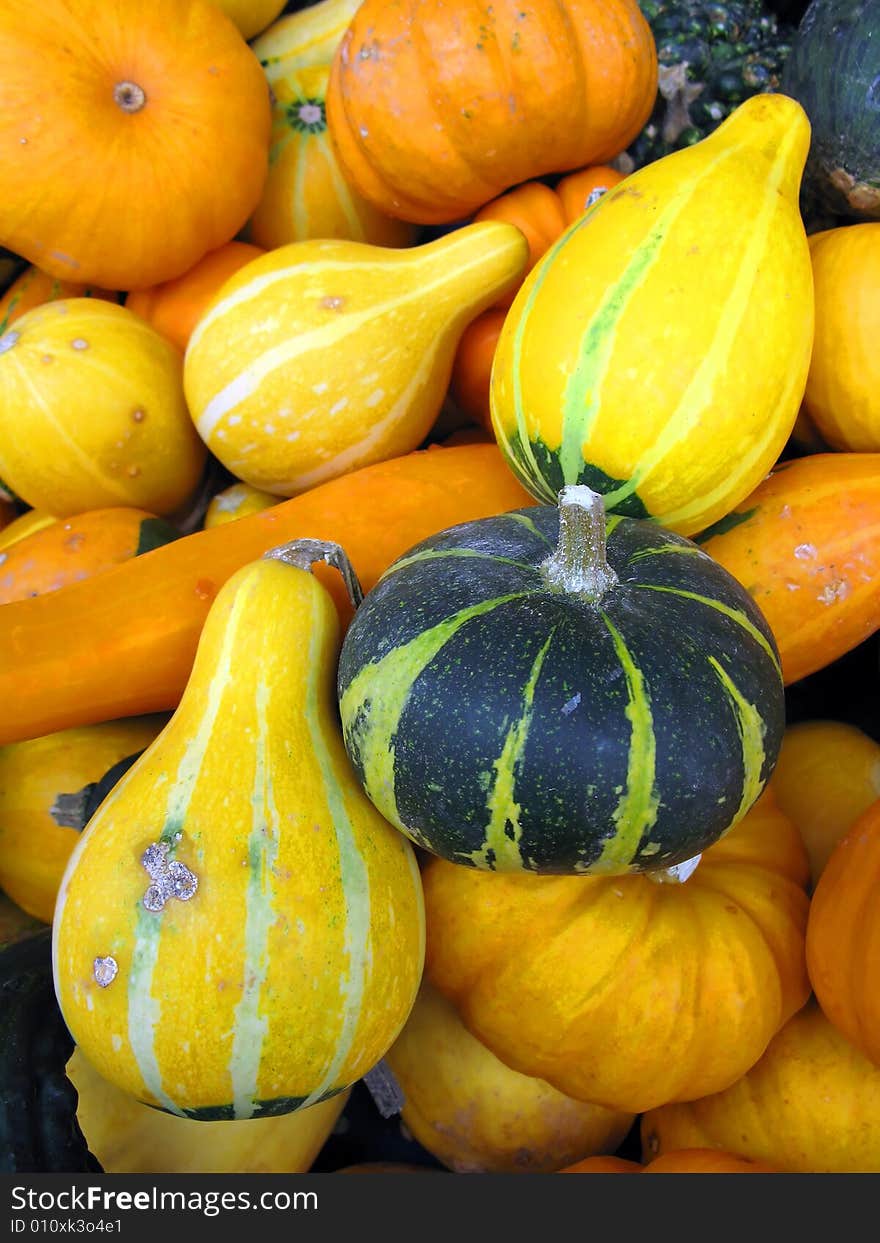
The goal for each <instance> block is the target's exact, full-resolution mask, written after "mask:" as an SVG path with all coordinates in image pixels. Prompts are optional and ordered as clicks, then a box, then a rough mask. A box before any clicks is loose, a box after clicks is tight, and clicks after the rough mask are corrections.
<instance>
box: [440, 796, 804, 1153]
mask: <svg viewBox="0 0 880 1243" xmlns="http://www.w3.org/2000/svg"><path fill="white" fill-rule="evenodd" d="M656 875H657V874H656V873H654V874H652V873H649V874H647V875H641V876H620V877H605V876H533V875H528V874H514V873H511V874H506V875H505V874H497V873H492V872H488V871H484V870H479V869H476V868H466V867H460V866H458V865H457V864H453V863H449V862H447V861H446V860H445V859H434V860H431V861H429V862H428V864H427V866H426V867H425V868H424V869H423V871H422V884H423V886H424V891H425V912H426V921H427V949H426V960H425V973H426V978H427V979H428V980H429V981H430V982H431V983H432V984H433V985H434V986H435V987H436V988H437V989H439V991H440V992H441V993H443V995H444V996H446V997H447V998H448V999H449V1000H450V1001H451V1002H452V1003H453V1005H455V1007H456V1009H457V1010H458V1012H459V1014H460V1015H461V1018H462V1020H463V1022H464V1023H465V1025H466V1026H467V1028H468V1029H469V1030H470V1031H471V1033H472V1034H473V1035H474V1036H476V1037H477V1039H478V1040H481V1041H482V1042H483V1044H485V1045H486V1046H487V1047H488V1048H489V1049H491V1050H492V1052H493V1053H494V1054H495V1056H496V1057H498V1058H500V1059H501V1061H503V1062H504V1063H505V1064H506V1065H507V1066H509V1067H511V1069H513V1070H518V1071H519V1072H520V1073H521V1074H524V1075H533V1076H535V1077H538V1078H542V1079H545V1080H546V1081H547V1082H548V1083H551V1084H552V1085H553V1086H554V1087H555V1088H557V1089H558V1090H559V1091H560V1092H564V1093H565V1094H566V1095H567V1096H573V1097H576V1098H577V1099H578V1100H585V1101H592V1102H594V1103H596V1104H600V1105H605V1106H606V1108H609V1109H623V1110H627V1111H629V1112H632V1113H640V1112H642V1111H643V1110H647V1109H652V1108H654V1107H655V1106H657V1105H660V1104H663V1103H665V1102H668V1101H674V1100H691V1099H695V1098H696V1097H700V1096H706V1095H708V1094H709V1093H710V1092H719V1091H722V1090H723V1089H724V1088H726V1087H728V1086H729V1085H730V1084H732V1083H735V1082H736V1080H737V1079H739V1078H740V1077H741V1076H742V1075H744V1074H745V1072H746V1071H747V1070H748V1069H749V1067H751V1066H752V1065H754V1063H755V1062H756V1061H757V1060H758V1058H759V1057H760V1056H761V1054H762V1053H763V1052H764V1049H765V1048H766V1047H767V1044H768V1042H769V1041H770V1039H771V1038H772V1036H773V1035H774V1034H775V1033H776V1032H777V1031H778V1030H779V1028H780V1027H781V1026H782V1025H783V1024H784V1023H785V1022H786V1020H787V1019H789V1018H790V1017H791V1015H792V1014H794V1013H795V1011H797V1010H798V1009H799V1008H800V1007H801V1006H802V1005H803V1004H804V1002H805V1001H806V999H807V996H808V994H809V983H808V981H807V976H806V968H805V963H804V929H805V926H806V921H807V909H808V900H807V895H806V893H805V892H804V885H805V883H806V880H807V875H808V871H807V860H806V855H805V853H804V848H803V845H802V843H801V841H800V837H799V835H798V833H797V830H796V829H795V827H794V826H793V825H792V824H791V823H790V822H789V821H788V820H787V819H786V818H785V817H784V816H783V815H782V814H781V812H780V811H779V809H778V808H777V807H776V805H775V803H774V802H773V799H772V794H771V793H770V792H769V791H768V792H765V793H764V795H762V797H761V798H760V799H759V800H758V802H757V803H756V804H755V806H754V807H753V808H752V810H751V811H750V812H749V813H748V815H747V816H746V817H745V818H744V819H743V820H742V821H741V822H740V824H738V825H737V826H736V828H734V829H732V830H731V832H730V833H729V834H728V835H727V836H726V837H724V838H722V839H721V841H719V842H716V844H715V845H714V846H712V847H710V848H709V849H708V850H707V851H706V852H705V853H704V854H703V856H702V858H701V860H700V862H699V865H698V866H697V868H696V870H695V871H693V872H692V874H691V875H690V876H688V878H687V879H686V880H684V882H683V883H677V884H676V883H658V881H657V879H652V876H654V877H656ZM512 946H515V947H516V952H515V953H512V952H511V947H512ZM677 1146H678V1147H688V1146H694V1145H691V1144H690V1143H688V1144H679V1145H677ZM696 1146H710V1147H711V1146H712V1145H702V1144H697V1145H696ZM718 1146H720V1145H718ZM725 1146H726V1147H738V1146H737V1145H733V1144H729V1145H725ZM742 1151H745V1150H742Z"/></svg>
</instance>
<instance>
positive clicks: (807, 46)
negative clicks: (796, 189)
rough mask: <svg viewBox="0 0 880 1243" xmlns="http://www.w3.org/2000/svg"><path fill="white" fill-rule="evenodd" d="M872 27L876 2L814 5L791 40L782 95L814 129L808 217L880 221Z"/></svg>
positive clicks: (876, 54)
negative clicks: (826, 215) (827, 215)
mask: <svg viewBox="0 0 880 1243" xmlns="http://www.w3.org/2000/svg"><path fill="white" fill-rule="evenodd" d="M878 22H880V15H878V11H877V5H876V3H875V0H813V2H812V3H811V4H810V6H809V8H808V9H807V11H806V13H805V14H804V16H803V20H802V21H801V24H800V26H799V27H798V30H797V33H796V34H795V37H794V39H793V41H792V47H791V52H790V54H789V56H788V58H787V59H786V62H785V68H784V71H783V75H782V90H783V91H785V93H786V94H787V95H791V96H793V97H794V98H795V99H797V100H799V101H800V102H801V104H803V106H804V108H805V109H806V111H807V113H808V114H809V117H810V122H811V124H812V127H813V140H812V143H811V146H810V156H809V159H808V161H807V170H806V176H805V196H804V197H805V209H806V210H807V211H808V212H809V211H811V210H814V209H815V210H818V211H823V210H824V211H825V212H831V213H833V214H834V215H837V216H841V215H842V216H846V217H848V218H850V219H855V220H878V219H880V151H878V147H877V107H878V100H880V97H878V87H877V77H878V74H880V44H878V34H880V24H878Z"/></svg>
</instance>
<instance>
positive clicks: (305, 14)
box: [251, 0, 361, 82]
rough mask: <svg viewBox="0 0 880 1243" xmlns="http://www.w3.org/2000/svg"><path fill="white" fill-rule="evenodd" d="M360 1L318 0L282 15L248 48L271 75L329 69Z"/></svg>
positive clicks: (270, 78)
mask: <svg viewBox="0 0 880 1243" xmlns="http://www.w3.org/2000/svg"><path fill="white" fill-rule="evenodd" d="M360 5H361V0H318V3H317V4H309V5H307V6H306V7H305V8H303V9H300V10H299V11H298V12H296V13H285V14H284V16H283V17H279V18H278V20H277V21H275V22H273V23H272V25H271V26H270V27H269V28H268V29H267V30H264V31H263V33H262V34H261V35H260V37H259V38H258V39H255V40H254V41H253V43H252V44H251V47H252V48H253V49H254V55H255V56H257V58H258V59H259V61H260V64H261V65H262V66H263V68H264V69H265V70H266V73H267V75H268V76H269V81H270V82H271V81H272V80H273V77H274V75H276V74H278V75H281V74H284V73H287V72H288V71H289V70H292V69H304V68H305V67H306V66H307V65H329V64H330V62H331V61H332V59H333V56H334V54H335V52H336V49H337V47H338V46H339V44H340V43H341V42H342V36H343V35H344V34H345V32H346V30H347V29H348V25H349V23H350V21H351V19H352V18H353V17H354V15H355V13H356V12H357V10H358V9H359V8H360Z"/></svg>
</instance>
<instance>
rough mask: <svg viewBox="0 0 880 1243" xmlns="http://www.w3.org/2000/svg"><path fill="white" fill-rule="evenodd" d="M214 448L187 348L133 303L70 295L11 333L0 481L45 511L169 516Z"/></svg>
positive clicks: (1, 397) (4, 359)
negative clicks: (112, 510) (193, 413)
mask: <svg viewBox="0 0 880 1243" xmlns="http://www.w3.org/2000/svg"><path fill="white" fill-rule="evenodd" d="M205 457H206V454H205V447H204V445H203V444H202V443H201V441H200V440H199V438H198V436H197V435H196V433H195V430H194V429H193V426H192V421H191V419H190V418H189V414H188V411H187V407H186V402H185V400H184V395H183V386H182V382H181V358H180V354H179V352H178V351H177V350H176V349H175V348H174V346H172V345H170V344H169V343H168V342H167V341H166V340H165V339H164V338H163V337H161V336H160V335H159V334H158V333H157V332H156V331H155V330H154V329H153V328H151V327H150V325H149V324H147V323H145V322H144V321H143V320H141V319H140V318H139V317H138V316H137V315H135V314H134V313H133V312H132V311H129V310H127V309H126V308H125V307H122V306H116V305H115V303H111V302H102V301H98V300H96V299H94V298H69V299H62V300H60V301H57V302H49V303H46V304H44V305H43V306H38V307H35V308H34V309H33V310H31V311H28V312H27V313H26V314H25V315H23V316H22V317H21V319H19V320H16V322H15V324H14V325H13V327H11V328H9V329H8V330H7V331H6V332H5V333H4V335H3V336H2V337H0V479H3V480H4V482H5V483H7V484H8V485H9V487H11V488H12V490H13V491H14V492H15V493H16V494H17V495H18V496H20V497H22V499H23V500H25V501H26V502H27V503H28V504H29V505H31V506H33V507H34V508H35V509H40V510H43V511H44V512H46V513H49V514H53V515H54V516H55V517H59V518H63V517H69V516H70V515H72V514H80V513H84V512H85V511H86V510H89V509H104V508H108V507H111V506H114V505H124V506H130V507H132V508H136V509H146V510H148V511H149V512H150V513H154V514H169V513H172V512H173V511H174V510H175V509H177V508H178V507H179V506H181V505H182V504H183V503H184V502H185V501H186V500H187V499H188V498H189V497H190V495H191V494H192V492H193V491H194V489H195V488H196V486H197V484H198V481H199V477H200V475H201V472H202V468H203V466H204V462H205Z"/></svg>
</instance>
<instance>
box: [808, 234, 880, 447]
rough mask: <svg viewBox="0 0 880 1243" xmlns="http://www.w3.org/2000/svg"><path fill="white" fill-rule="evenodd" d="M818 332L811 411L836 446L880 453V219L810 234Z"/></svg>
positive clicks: (810, 377)
mask: <svg viewBox="0 0 880 1243" xmlns="http://www.w3.org/2000/svg"><path fill="white" fill-rule="evenodd" d="M810 242H811V245H810V258H811V259H812V261H813V288H814V296H815V300H816V331H815V338H814V341H813V353H812V357H811V360H810V371H809V375H808V376H807V387H806V390H805V392H804V408H805V409H806V411H807V413H808V415H809V416H810V418H811V420H812V422H813V423H814V424H815V426H816V428H817V430H818V432H819V435H820V436H821V437H822V438H823V439H824V440H825V442H826V443H827V444H828V445H830V447H831V448H832V449H844V450H851V451H854V452H861V453H874V452H877V451H878V450H880V349H878V348H877V342H878V341H880V221H878V222H877V223H866V224H851V225H847V226H845V227H843V228H838V229H827V230H826V231H825V232H823V233H822V234H814V235H813V237H812V238H811V239H810Z"/></svg>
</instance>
